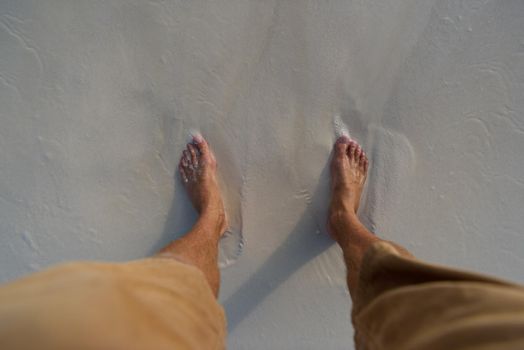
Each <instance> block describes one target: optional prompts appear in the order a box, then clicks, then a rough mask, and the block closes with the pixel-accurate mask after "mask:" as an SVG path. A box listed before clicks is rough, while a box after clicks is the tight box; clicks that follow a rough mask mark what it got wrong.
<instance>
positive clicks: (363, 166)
mask: <svg viewBox="0 0 524 350" xmlns="http://www.w3.org/2000/svg"><path fill="white" fill-rule="evenodd" d="M333 148H334V149H333V158H332V160H331V205H330V208H329V221H328V228H329V231H330V233H331V234H332V235H335V232H333V231H334V226H335V222H334V221H336V220H337V219H338V218H340V217H341V216H343V217H345V216H347V215H349V216H353V215H355V214H356V213H357V210H358V206H359V203H360V196H361V194H362V189H363V188H364V184H365V182H366V176H367V171H368V164H369V161H368V158H367V157H366V154H365V153H364V151H363V150H362V147H360V145H359V144H358V143H356V142H355V141H353V140H351V139H349V138H348V137H347V136H342V137H339V138H338V139H337V141H336V142H335V145H334V146H333ZM335 238H336V237H335Z"/></svg>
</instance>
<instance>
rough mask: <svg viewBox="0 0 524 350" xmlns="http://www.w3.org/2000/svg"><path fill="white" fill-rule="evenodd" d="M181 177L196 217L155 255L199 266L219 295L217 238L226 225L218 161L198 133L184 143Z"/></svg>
mask: <svg viewBox="0 0 524 350" xmlns="http://www.w3.org/2000/svg"><path fill="white" fill-rule="evenodd" d="M178 168H179V172H180V178H181V179H182V182H183V184H184V186H185V188H186V190H187V192H188V194H189V198H190V199H191V203H192V204H193V206H194V207H195V209H196V210H197V212H198V214H199V217H198V220H197V222H196V224H195V225H194V226H193V228H192V229H191V231H189V232H188V233H186V234H185V235H184V236H183V237H182V238H179V239H177V240H175V241H173V242H172V243H170V244H169V245H168V246H166V247H165V248H164V249H162V250H161V251H160V252H159V253H158V254H157V256H159V257H164V258H165V257H168V258H174V259H177V260H179V261H182V262H184V263H187V264H191V265H194V266H196V267H197V268H199V269H200V270H202V272H204V274H205V275H206V278H207V280H208V282H209V285H210V286H211V289H212V290H213V292H214V293H215V295H218V290H219V287H220V272H219V270H218V241H219V239H220V237H221V236H222V234H223V233H224V232H225V230H226V228H227V219H226V215H225V211H224V204H223V201H222V195H221V193H220V189H219V187H218V183H217V177H216V173H217V162H216V159H215V156H214V155H213V152H212V151H211V149H210V148H209V145H208V143H207V141H206V140H204V139H203V138H202V137H201V136H196V137H194V138H193V142H192V143H188V144H187V148H186V149H185V150H184V151H183V154H182V157H181V159H180V163H179V166H178Z"/></svg>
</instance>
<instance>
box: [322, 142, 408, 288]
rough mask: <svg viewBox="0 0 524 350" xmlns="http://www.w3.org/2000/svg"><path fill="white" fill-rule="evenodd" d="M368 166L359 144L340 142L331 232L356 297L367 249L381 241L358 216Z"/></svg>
mask: <svg viewBox="0 0 524 350" xmlns="http://www.w3.org/2000/svg"><path fill="white" fill-rule="evenodd" d="M368 166H369V161H368V158H367V156H366V154H365V153H364V151H363V150H362V147H360V145H359V144H357V143H356V142H355V141H353V140H351V139H349V138H348V137H345V136H342V137H340V138H339V139H338V140H337V141H336V143H335V145H334V149H333V158H332V160H331V192H332V194H331V204H330V208H329V220H328V230H329V232H330V234H331V236H332V237H333V238H334V239H335V240H336V241H337V243H338V244H339V245H340V247H341V248H342V251H343V254H344V261H345V263H346V268H347V284H348V289H349V292H350V294H351V297H352V298H354V297H355V295H356V290H357V286H358V277H359V275H360V268H361V264H362V258H363V257H364V254H365V252H366V250H367V249H368V248H369V247H370V246H371V245H372V244H373V243H375V242H378V241H381V239H380V238H378V237H377V236H375V235H374V234H373V233H371V232H370V231H369V230H368V229H367V228H366V227H365V226H364V225H363V224H362V223H361V222H360V220H359V218H358V216H357V210H358V206H359V203H360V196H361V194H362V189H363V188H364V184H365V182H366V177H367V172H368ZM395 246H396V247H398V246H397V245H395ZM398 248H399V250H400V253H401V254H403V255H406V256H411V255H410V254H409V253H408V252H407V251H406V250H404V249H403V248H401V247H398Z"/></svg>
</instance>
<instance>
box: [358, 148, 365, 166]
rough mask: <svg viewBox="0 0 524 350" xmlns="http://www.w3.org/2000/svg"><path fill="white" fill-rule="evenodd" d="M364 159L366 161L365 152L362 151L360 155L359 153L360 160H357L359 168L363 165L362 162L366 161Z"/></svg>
mask: <svg viewBox="0 0 524 350" xmlns="http://www.w3.org/2000/svg"><path fill="white" fill-rule="evenodd" d="M366 159H367V157H366V152H364V151H362V153H360V159H359V163H360V166H363V165H364V162H365V161H366Z"/></svg>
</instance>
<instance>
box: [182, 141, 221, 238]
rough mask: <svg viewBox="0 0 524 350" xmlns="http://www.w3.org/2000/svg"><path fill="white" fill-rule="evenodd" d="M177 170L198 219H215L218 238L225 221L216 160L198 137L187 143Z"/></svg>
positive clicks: (205, 142) (207, 145)
mask: <svg viewBox="0 0 524 350" xmlns="http://www.w3.org/2000/svg"><path fill="white" fill-rule="evenodd" d="M178 169H179V171H180V177H181V179H182V183H183V184H184V186H185V188H186V190H187V192H188V194H189V198H190V199H191V203H193V206H194V207H195V209H196V210H197V212H198V213H199V214H200V216H201V217H206V219H208V220H216V224H217V230H218V231H220V232H219V235H222V234H223V233H224V231H225V230H226V228H227V219H226V215H225V210H224V203H223V201H222V194H221V193H220V188H219V187H218V182H217V161H216V159H215V155H214V154H213V152H212V151H211V149H210V148H209V144H208V143H207V141H206V140H204V138H203V137H202V136H195V137H193V142H191V143H188V144H187V148H186V149H185V150H184V151H183V153H182V157H181V158H180V164H179V166H178Z"/></svg>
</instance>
